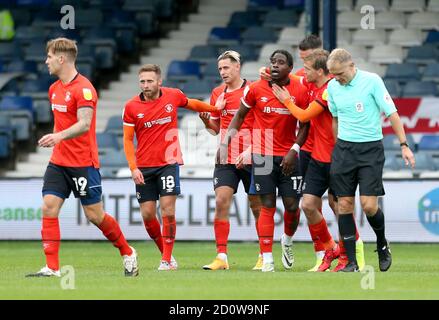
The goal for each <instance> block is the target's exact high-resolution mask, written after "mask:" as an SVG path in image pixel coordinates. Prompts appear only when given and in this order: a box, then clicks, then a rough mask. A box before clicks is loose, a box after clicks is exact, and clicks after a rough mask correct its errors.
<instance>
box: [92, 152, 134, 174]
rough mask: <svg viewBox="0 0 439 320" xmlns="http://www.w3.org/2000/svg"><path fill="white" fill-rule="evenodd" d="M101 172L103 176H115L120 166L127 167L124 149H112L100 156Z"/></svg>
mask: <svg viewBox="0 0 439 320" xmlns="http://www.w3.org/2000/svg"><path fill="white" fill-rule="evenodd" d="M99 162H100V165H101V168H100V170H99V171H100V173H101V175H102V176H103V177H115V176H116V173H117V171H118V170H119V169H120V168H123V167H127V166H128V164H127V160H126V158H125V153H124V152H123V151H110V152H107V153H105V154H103V155H100V156H99Z"/></svg>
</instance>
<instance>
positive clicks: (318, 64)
mask: <svg viewBox="0 0 439 320" xmlns="http://www.w3.org/2000/svg"><path fill="white" fill-rule="evenodd" d="M328 57H329V52H328V51H326V50H323V49H316V50H314V51H313V52H311V54H310V55H308V56H307V57H305V58H304V59H303V61H311V62H312V67H313V69H314V70H319V69H323V72H324V73H325V75H327V74H329V70H328V66H327V64H326V63H327V61H328Z"/></svg>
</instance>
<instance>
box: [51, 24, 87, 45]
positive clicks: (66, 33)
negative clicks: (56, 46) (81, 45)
mask: <svg viewBox="0 0 439 320" xmlns="http://www.w3.org/2000/svg"><path fill="white" fill-rule="evenodd" d="M60 37H63V38H68V39H72V40H76V41H78V42H80V41H81V35H80V34H79V32H78V31H77V30H76V29H73V30H72V29H66V30H64V29H61V28H60V27H59V25H58V26H57V27H54V28H52V29H50V30H49V32H48V34H47V37H46V39H47V40H51V39H55V38H60Z"/></svg>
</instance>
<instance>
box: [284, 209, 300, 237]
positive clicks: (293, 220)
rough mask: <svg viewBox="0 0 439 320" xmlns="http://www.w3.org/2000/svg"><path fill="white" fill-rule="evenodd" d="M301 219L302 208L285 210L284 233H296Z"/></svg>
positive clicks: (288, 234)
mask: <svg viewBox="0 0 439 320" xmlns="http://www.w3.org/2000/svg"><path fill="white" fill-rule="evenodd" d="M299 221H300V209H299V208H298V209H297V210H296V211H285V212H284V233H285V234H286V235H287V236H289V237H292V236H294V234H295V233H296V230H297V226H298V225H299Z"/></svg>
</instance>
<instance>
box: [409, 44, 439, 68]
mask: <svg viewBox="0 0 439 320" xmlns="http://www.w3.org/2000/svg"><path fill="white" fill-rule="evenodd" d="M405 60H406V61H407V62H412V63H418V64H428V63H432V62H437V61H438V60H439V53H438V49H437V48H436V46H434V45H422V46H413V47H410V48H409V50H408V52H407V57H406V59H405Z"/></svg>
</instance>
